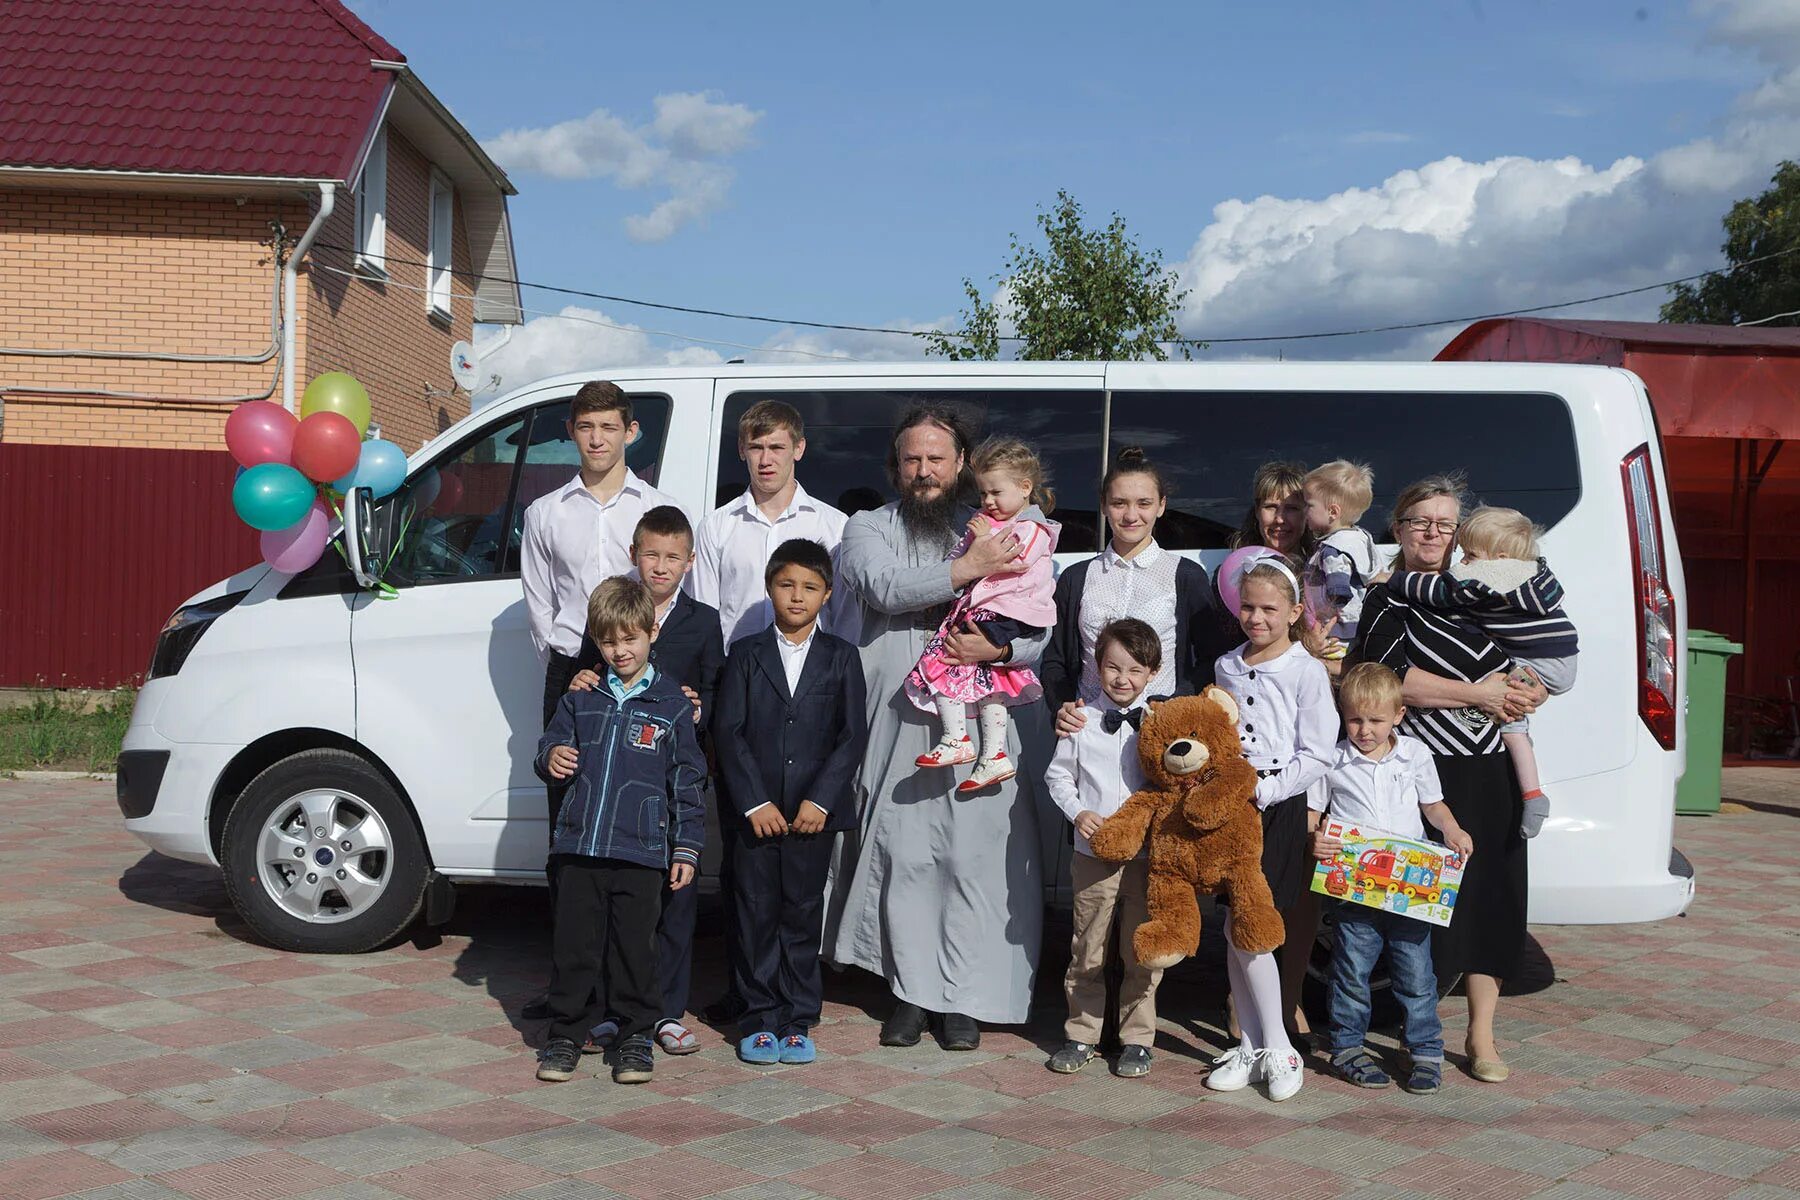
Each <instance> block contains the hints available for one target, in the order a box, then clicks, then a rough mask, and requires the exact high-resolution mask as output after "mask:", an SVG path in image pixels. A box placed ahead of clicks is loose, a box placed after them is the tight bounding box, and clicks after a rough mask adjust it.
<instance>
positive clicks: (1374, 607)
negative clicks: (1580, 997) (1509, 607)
mask: <svg viewBox="0 0 1800 1200" xmlns="http://www.w3.org/2000/svg"><path fill="white" fill-rule="evenodd" d="M1462 504H1463V481H1462V479H1461V478H1460V477H1458V476H1453V475H1440V476H1432V477H1430V478H1427V479H1421V480H1420V481H1419V482H1417V483H1415V484H1413V485H1412V486H1410V487H1408V488H1407V489H1406V490H1405V491H1403V492H1401V493H1400V495H1399V496H1398V497H1397V498H1396V499H1395V501H1394V518H1393V532H1394V540H1395V541H1396V542H1397V543H1399V546H1400V553H1399V556H1398V557H1397V558H1396V559H1395V562H1394V564H1393V565H1394V569H1396V570H1408V571H1444V570H1447V569H1449V567H1450V562H1451V551H1452V550H1453V549H1454V547H1455V544H1456V531H1457V527H1458V526H1459V525H1460V524H1461V521H1462ZM1352 658H1353V659H1356V660H1360V661H1365V662H1378V663H1382V664H1383V665H1385V666H1388V667H1391V668H1393V670H1394V671H1395V672H1396V673H1397V674H1398V675H1399V676H1400V679H1401V682H1402V688H1403V690H1402V699H1403V700H1404V701H1405V704H1406V717H1405V720H1404V721H1403V722H1402V723H1401V727H1400V728H1401V731H1402V732H1404V733H1406V734H1409V735H1410V736H1412V737H1416V738H1418V739H1419V740H1420V741H1422V742H1424V743H1425V745H1426V746H1428V747H1429V748H1430V749H1431V752H1432V756H1433V758H1434V759H1435V761H1436V764H1437V771H1438V777H1439V779H1440V781H1441V782H1442V784H1443V789H1444V803H1445V804H1447V805H1448V806H1449V808H1450V811H1451V812H1452V813H1453V814H1454V815H1455V817H1456V820H1457V822H1458V823H1459V824H1460V825H1461V826H1462V827H1463V828H1464V829H1465V830H1467V831H1468V834H1469V836H1470V838H1472V839H1473V841H1474V843H1475V852H1474V854H1473V855H1471V856H1470V858H1469V864H1468V868H1467V871H1466V873H1465V874H1464V875H1463V883H1462V891H1461V892H1460V894H1459V895H1458V896H1457V900H1456V910H1455V916H1454V918H1453V919H1452V920H1451V922H1450V925H1449V927H1448V928H1446V929H1434V930H1433V931H1432V937H1431V949H1432V960H1433V963H1434V965H1435V966H1436V968H1437V977H1438V982H1439V985H1440V986H1442V985H1443V984H1445V983H1447V982H1450V981H1453V980H1454V979H1455V978H1456V977H1457V976H1458V975H1461V976H1462V977H1463V982H1464V987H1465V989H1466V990H1467V992H1468V998H1469V1028H1468V1033H1467V1040H1466V1042H1465V1044H1464V1050H1465V1051H1466V1053H1467V1054H1468V1057H1469V1072H1470V1074H1472V1075H1473V1076H1474V1077H1475V1078H1476V1079H1479V1080H1482V1081H1483V1082H1486V1083H1499V1082H1501V1081H1502V1080H1504V1079H1505V1078H1506V1077H1507V1075H1508V1074H1510V1069H1509V1068H1508V1067H1507V1065H1506V1063H1505V1062H1503V1061H1502V1060H1501V1058H1500V1053H1499V1050H1498V1048H1497V1047H1496V1046H1495V1044H1494V1009H1495V1006H1496V1005H1497V1004H1498V1002H1499V999H1500V981H1501V980H1502V979H1505V978H1507V977H1508V976H1512V975H1516V974H1517V972H1518V967H1519V959H1520V955H1521V953H1522V952H1523V950H1524V947H1525V897H1526V889H1527V875H1526V861H1525V839H1524V838H1523V837H1521V836H1520V834H1519V822H1520V818H1521V816H1522V815H1523V811H1524V800H1523V798H1522V797H1521V794H1520V792H1519V783H1518V779H1517V777H1516V776H1515V775H1514V774H1513V769H1512V762H1511V756H1510V755H1508V754H1507V753H1506V747H1505V745H1504V744H1503V743H1502V742H1501V740H1500V727H1501V725H1503V724H1504V723H1506V722H1508V721H1513V720H1517V719H1518V718H1519V717H1521V716H1523V715H1525V714H1526V713H1529V712H1531V711H1532V710H1534V709H1536V708H1537V706H1538V705H1539V704H1541V703H1543V701H1544V699H1545V696H1546V693H1545V692H1544V691H1543V689H1542V688H1534V687H1528V686H1524V685H1521V684H1517V683H1511V682H1509V681H1508V680H1507V671H1508V670H1509V669H1510V668H1511V666H1512V661H1511V660H1510V659H1509V658H1508V657H1507V656H1506V654H1505V653H1504V652H1503V651H1501V650H1500V649H1499V647H1497V646H1495V645H1494V644H1493V642H1492V641H1490V640H1489V639H1488V637H1487V636H1486V635H1485V634H1484V633H1482V632H1481V629H1480V627H1479V626H1477V625H1475V624H1473V623H1472V622H1468V621H1464V620H1461V619H1459V618H1456V617H1452V616H1449V615H1446V614H1444V613H1437V612H1432V611H1430V610H1428V609H1424V608H1414V607H1411V606H1409V605H1408V604H1406V602H1405V601H1404V600H1402V599H1401V598H1400V597H1399V596H1397V595H1396V594H1395V593H1393V592H1392V591H1390V590H1389V589H1387V588H1386V587H1371V588H1370V589H1369V593H1368V597H1367V600H1366V602H1365V605H1364V608H1363V615H1362V622H1361V626H1360V628H1359V630H1358V637H1357V644H1356V647H1355V649H1354V652H1353V654H1352ZM1421 664H1427V665H1421Z"/></svg>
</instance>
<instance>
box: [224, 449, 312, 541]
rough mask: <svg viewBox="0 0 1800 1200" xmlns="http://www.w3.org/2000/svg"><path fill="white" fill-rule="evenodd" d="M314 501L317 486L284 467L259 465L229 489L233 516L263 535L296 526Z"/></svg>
mask: <svg viewBox="0 0 1800 1200" xmlns="http://www.w3.org/2000/svg"><path fill="white" fill-rule="evenodd" d="M318 498H319V489H318V486H317V485H315V484H314V483H313V482H312V480H310V479H308V478H307V477H306V476H304V475H302V474H301V473H300V472H298V471H296V470H294V468H292V467H290V466H287V465H286V464H285V463H259V464H258V465H256V466H254V467H250V468H248V469H247V470H246V471H245V472H244V473H243V474H242V475H239V476H238V478H237V482H236V483H234V484H232V485H231V506H232V507H233V508H235V509H236V510H237V515H238V516H240V517H242V518H243V519H244V524H246V525H248V526H250V528H252V529H261V530H263V531H264V532H267V531H269V530H272V529H287V528H290V527H292V526H294V525H297V524H299V523H300V522H301V521H302V520H304V519H305V517H306V514H307V510H309V509H311V508H312V506H313V501H314V500H317V499H318Z"/></svg>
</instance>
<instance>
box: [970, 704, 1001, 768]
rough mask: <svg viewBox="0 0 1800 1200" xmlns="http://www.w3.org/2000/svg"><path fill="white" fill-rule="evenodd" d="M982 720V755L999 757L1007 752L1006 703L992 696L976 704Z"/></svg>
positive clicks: (978, 714)
mask: <svg viewBox="0 0 1800 1200" xmlns="http://www.w3.org/2000/svg"><path fill="white" fill-rule="evenodd" d="M975 715H976V717H977V718H978V719H979V720H980V722H981V757H983V758H999V757H1000V756H1001V755H1002V754H1005V753H1006V725H1007V716H1006V705H1005V704H1003V703H1002V702H1001V701H999V700H997V699H995V698H994V697H992V696H990V697H988V698H987V699H986V700H983V701H982V702H981V703H980V704H977V705H976V706H975Z"/></svg>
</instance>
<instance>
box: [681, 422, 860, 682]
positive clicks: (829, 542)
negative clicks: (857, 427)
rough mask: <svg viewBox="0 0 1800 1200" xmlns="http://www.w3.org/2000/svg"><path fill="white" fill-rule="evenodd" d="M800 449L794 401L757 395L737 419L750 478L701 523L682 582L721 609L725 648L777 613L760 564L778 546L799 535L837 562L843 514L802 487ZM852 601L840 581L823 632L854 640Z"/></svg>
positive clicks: (801, 429)
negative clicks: (739, 492) (685, 580)
mask: <svg viewBox="0 0 1800 1200" xmlns="http://www.w3.org/2000/svg"><path fill="white" fill-rule="evenodd" d="M805 456H806V425H805V423H804V422H803V421H802V420H801V417H800V411H799V410H798V409H796V408H795V407H794V406H793V405H791V404H788V403H786V402H785V401H781V400H758V401H757V402H756V403H754V404H752V405H751V406H750V407H749V408H747V409H745V410H744V415H743V416H742V417H740V418H738V457H739V458H741V459H743V461H744V467H745V470H746V471H747V472H748V474H749V476H750V484H749V487H747V488H746V489H745V491H744V494H743V495H741V496H739V497H737V499H735V500H732V501H731V502H730V503H728V504H722V505H720V506H719V507H718V508H715V509H713V511H712V512H710V513H708V514H707V516H706V518H705V519H704V520H702V521H701V522H700V528H699V529H698V530H697V531H696V536H695V539H694V571H693V574H692V575H690V576H689V577H688V585H687V588H688V592H689V593H690V594H691V595H692V596H693V597H694V599H696V600H699V601H700V602H701V603H703V604H710V605H712V606H713V607H714V608H716V609H718V610H719V623H720V627H721V631H722V632H723V634H724V636H725V647H726V649H727V650H729V649H730V648H731V643H733V642H735V641H737V640H738V639H739V638H743V637H749V636H750V635H751V634H753V633H761V632H762V631H763V630H765V629H767V628H768V627H769V624H770V622H772V621H773V620H774V619H775V614H774V611H773V610H772V609H771V608H770V606H769V596H768V592H767V591H766V590H765V588H764V586H763V570H764V568H766V567H767V566H768V565H769V556H770V555H771V554H773V553H774V552H775V548H776V547H777V546H779V545H781V543H783V542H787V541H793V540H794V539H796V538H804V539H806V540H807V541H813V542H818V543H819V544H820V545H821V546H824V547H825V549H827V550H829V551H830V552H831V556H832V559H833V561H834V562H835V561H836V558H837V548H838V543H839V542H841V541H843V538H844V522H845V521H846V520H847V519H848V518H846V517H845V516H844V514H843V513H841V512H839V511H838V510H837V509H835V508H833V507H832V506H831V505H829V504H827V503H825V502H824V501H823V500H820V499H818V498H816V497H814V496H811V495H809V494H807V491H806V489H805V488H803V487H801V486H800V481H799V480H798V479H796V478H795V477H794V468H795V466H796V464H798V463H799V462H800V460H801V459H802V458H804V457H805ZM854 601H855V596H854V593H852V592H851V590H850V589H849V588H848V587H844V586H843V585H842V584H840V585H839V586H838V588H837V590H836V591H835V592H834V593H833V595H832V599H831V603H830V604H828V605H827V606H826V608H825V612H824V615H823V616H822V617H821V618H820V624H821V626H822V627H823V628H824V629H825V631H826V632H827V633H832V634H836V635H837V636H838V637H841V638H843V639H844V640H845V641H848V642H851V643H854V642H855V641H856V634H857V630H856V628H855V613H856V604H855V602H854Z"/></svg>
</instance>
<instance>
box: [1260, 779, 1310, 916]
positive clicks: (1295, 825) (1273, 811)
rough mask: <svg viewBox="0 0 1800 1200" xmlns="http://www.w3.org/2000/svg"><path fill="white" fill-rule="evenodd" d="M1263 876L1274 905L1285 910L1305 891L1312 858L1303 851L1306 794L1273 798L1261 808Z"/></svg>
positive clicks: (1304, 844)
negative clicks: (1274, 800)
mask: <svg viewBox="0 0 1800 1200" xmlns="http://www.w3.org/2000/svg"><path fill="white" fill-rule="evenodd" d="M1262 827H1263V853H1262V868H1263V875H1264V876H1265V877H1267V879H1268V881H1269V892H1270V894H1272V895H1273V896H1274V897H1275V907H1276V908H1278V909H1280V910H1281V911H1282V912H1283V913H1286V912H1287V910H1288V909H1290V908H1292V907H1293V906H1294V903H1295V901H1297V900H1299V899H1300V895H1301V893H1303V892H1305V891H1306V888H1307V883H1308V880H1309V879H1310V877H1311V875H1312V864H1313V860H1312V858H1311V857H1310V856H1309V855H1308V854H1307V853H1306V793H1305V792H1301V793H1300V794H1299V795H1296V796H1289V797H1288V798H1287V799H1286V800H1277V801H1276V802H1275V803H1273V804H1271V805H1269V807H1267V808H1265V809H1263V811H1262Z"/></svg>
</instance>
